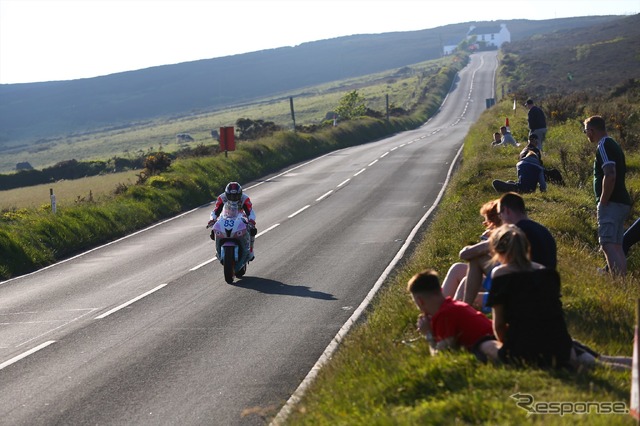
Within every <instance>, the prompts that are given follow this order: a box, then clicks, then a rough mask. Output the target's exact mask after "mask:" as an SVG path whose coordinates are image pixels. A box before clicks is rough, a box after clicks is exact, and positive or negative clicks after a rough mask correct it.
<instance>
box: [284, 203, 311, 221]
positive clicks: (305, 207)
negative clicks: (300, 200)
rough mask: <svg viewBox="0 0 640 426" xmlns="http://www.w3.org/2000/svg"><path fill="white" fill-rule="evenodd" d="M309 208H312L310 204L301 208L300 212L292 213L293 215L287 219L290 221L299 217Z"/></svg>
mask: <svg viewBox="0 0 640 426" xmlns="http://www.w3.org/2000/svg"><path fill="white" fill-rule="evenodd" d="M309 207H311V205H310V204H307V205H306V206H304V207H303V208H301V209H300V210H298V211H297V212H295V213H291V214H290V215H289V216H287V217H288V218H289V219H291V218H292V217H294V216H297V215H299V214H300V213H302V212H303V211H305V210H306V209H308V208H309Z"/></svg>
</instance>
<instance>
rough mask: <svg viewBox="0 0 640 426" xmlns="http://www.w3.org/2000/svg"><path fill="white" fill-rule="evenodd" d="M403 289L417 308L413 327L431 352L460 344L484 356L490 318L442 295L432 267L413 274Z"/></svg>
mask: <svg viewBox="0 0 640 426" xmlns="http://www.w3.org/2000/svg"><path fill="white" fill-rule="evenodd" d="M407 290H408V291H409V292H410V293H411V296H412V297H413V301H414V302H415V304H416V306H417V307H418V309H419V310H420V315H419V316H418V322H417V329H418V330H419V331H420V332H421V333H422V334H424V335H425V337H426V338H427V341H428V342H429V345H430V346H431V349H432V350H433V351H434V352H437V351H441V350H446V349H454V348H459V347H464V348H466V349H467V350H468V351H469V352H471V353H473V354H474V355H476V357H477V358H478V359H480V360H483V361H484V360H486V359H487V355H486V352H485V351H486V350H487V349H485V348H486V347H487V342H488V341H491V340H494V339H495V338H494V336H493V329H492V326H491V321H490V320H489V319H488V318H487V317H486V316H484V314H482V313H481V312H478V311H477V310H476V309H474V308H473V307H472V306H470V305H468V304H466V303H464V302H461V301H458V300H453V299H452V298H451V297H445V296H444V295H443V294H442V290H441V289H440V281H439V280H438V275H437V273H436V272H435V271H433V270H425V271H422V272H420V273H418V274H416V275H414V276H413V277H412V278H411V279H410V280H409V282H408V284H407ZM492 348H493V346H491V348H490V349H489V350H491V349H492Z"/></svg>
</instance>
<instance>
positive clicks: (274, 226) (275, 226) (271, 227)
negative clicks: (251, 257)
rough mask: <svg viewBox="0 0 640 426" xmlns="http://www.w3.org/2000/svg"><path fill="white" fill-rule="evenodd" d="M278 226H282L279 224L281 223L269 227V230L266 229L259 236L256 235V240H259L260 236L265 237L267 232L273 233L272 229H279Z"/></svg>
mask: <svg viewBox="0 0 640 426" xmlns="http://www.w3.org/2000/svg"><path fill="white" fill-rule="evenodd" d="M278 226H280V224H279V223H276V224H275V225H271V226H270V227H268V228H267V229H265V230H264V231H262V232H260V233H258V235H256V238H258V237H259V236H260V235H264V234H266V233H267V232H269V231H271V230H272V229H274V228H277V227H278Z"/></svg>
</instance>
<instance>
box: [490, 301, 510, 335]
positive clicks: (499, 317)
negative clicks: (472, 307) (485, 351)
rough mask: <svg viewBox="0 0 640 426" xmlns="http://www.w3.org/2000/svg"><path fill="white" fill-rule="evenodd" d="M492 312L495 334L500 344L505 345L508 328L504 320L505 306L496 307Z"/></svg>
mask: <svg viewBox="0 0 640 426" xmlns="http://www.w3.org/2000/svg"><path fill="white" fill-rule="evenodd" d="M491 311H492V313H493V334H495V336H496V338H497V339H498V341H499V342H503V343H504V339H505V337H506V335H507V327H508V326H507V323H506V322H505V318H504V306H503V305H494V306H493V307H492V308H491Z"/></svg>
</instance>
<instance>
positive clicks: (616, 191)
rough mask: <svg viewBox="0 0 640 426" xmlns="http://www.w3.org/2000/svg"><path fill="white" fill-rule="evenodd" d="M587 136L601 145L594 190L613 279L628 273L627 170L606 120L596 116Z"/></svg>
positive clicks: (602, 241) (600, 233) (587, 127)
mask: <svg viewBox="0 0 640 426" xmlns="http://www.w3.org/2000/svg"><path fill="white" fill-rule="evenodd" d="M583 131H584V133H585V134H586V135H587V138H588V139H589V141H590V142H591V143H593V144H598V149H597V150H596V158H595V161H594V162H593V190H594V192H595V195H596V202H597V203H598V210H597V211H598V239H599V242H600V246H601V247H602V251H603V252H604V255H605V257H606V259H607V265H608V266H609V271H611V273H612V274H614V275H620V276H624V275H626V273H627V258H626V256H625V254H624V250H623V248H622V241H623V235H624V221H625V219H626V218H627V216H628V215H629V211H630V210H631V197H630V196H629V192H628V191H627V188H626V186H625V182H624V180H625V174H626V172H627V167H626V163H625V157H624V152H622V148H620V145H618V143H617V142H616V141H615V140H613V139H612V138H610V137H609V136H608V135H607V128H606V125H605V121H604V118H602V117H600V116H598V115H594V116H592V117H589V118H587V119H586V120H585V121H584V130H583Z"/></svg>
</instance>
